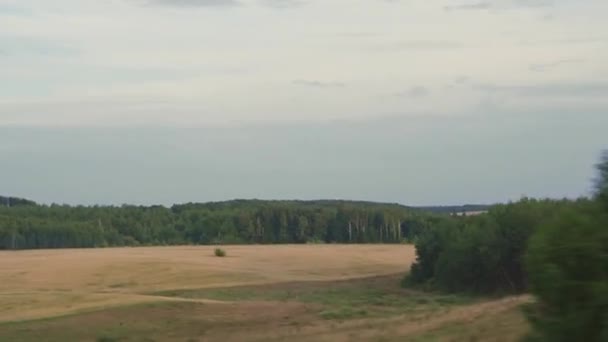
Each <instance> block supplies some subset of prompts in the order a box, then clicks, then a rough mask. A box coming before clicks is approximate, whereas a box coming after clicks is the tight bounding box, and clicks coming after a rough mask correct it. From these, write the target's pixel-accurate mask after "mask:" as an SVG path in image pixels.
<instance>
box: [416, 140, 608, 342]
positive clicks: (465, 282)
mask: <svg viewBox="0 0 608 342" xmlns="http://www.w3.org/2000/svg"><path fill="white" fill-rule="evenodd" d="M597 170H598V177H597V181H596V184H595V193H594V194H593V196H592V197H590V198H581V199H577V200H534V199H527V198H525V199H522V200H520V201H518V202H514V203H509V204H502V205H496V206H493V207H491V208H490V209H489V210H488V212H487V214H484V215H480V216H472V217H450V218H449V219H444V220H442V221H441V222H439V224H436V225H433V226H431V227H428V228H427V229H425V230H423V231H422V232H420V234H419V236H418V239H417V241H416V252H417V260H416V262H415V263H414V264H413V265H412V267H411V272H410V273H409V274H408V275H407V276H406V278H405V279H404V284H405V285H406V286H412V285H413V286H417V287H423V288H428V289H434V290H442V291H447V292H467V293H473V294H496V293H503V294H507V293H523V292H531V293H532V294H533V295H534V296H535V298H536V300H535V301H534V302H533V303H532V304H530V305H528V306H527V308H526V314H527V317H528V319H529V321H530V323H531V326H532V327H533V330H532V332H531V333H530V334H529V335H528V336H527V337H526V339H527V340H529V341H608V152H606V153H604V154H603V156H602V158H601V160H600V163H599V164H598V165H597Z"/></svg>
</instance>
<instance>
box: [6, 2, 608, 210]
mask: <svg viewBox="0 0 608 342" xmlns="http://www.w3.org/2000/svg"><path fill="white" fill-rule="evenodd" d="M607 12H608V2H607V1H605V0H585V1H580V0H527V1H526V0H485V1H483V0H482V1H480V0H462V1H461V0H432V1H429V0H53V1H48V0H0V194H3V195H12V196H19V197H27V198H30V199H33V200H36V201H38V202H42V203H53V202H55V203H69V204H117V205H118V204H123V203H132V204H165V205H170V204H173V203H183V202H191V201H193V202H203V201H219V200H228V199H233V198H262V199H320V198H323V199H353V200H371V201H381V202H397V203H402V204H407V205H439V204H464V203H495V202H504V201H509V200H516V199H518V198H520V197H521V196H531V197H553V198H561V197H577V196H583V195H588V194H589V193H590V191H591V189H592V179H593V177H594V163H596V161H597V160H598V157H599V155H600V152H601V151H602V150H603V149H607V148H608V138H607V137H608V134H607V133H606V132H608V63H606V61H607V60H608V21H606V20H605V13H607Z"/></svg>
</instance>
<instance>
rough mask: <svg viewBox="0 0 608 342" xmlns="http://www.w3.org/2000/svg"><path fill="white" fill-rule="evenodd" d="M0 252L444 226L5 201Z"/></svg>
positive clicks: (375, 207) (315, 207)
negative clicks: (3, 250) (0, 250)
mask: <svg viewBox="0 0 608 342" xmlns="http://www.w3.org/2000/svg"><path fill="white" fill-rule="evenodd" d="M3 199H4V202H3V203H5V204H6V203H9V202H10V203H11V205H10V206H8V205H4V206H1V207H0V249H34V248H79V247H108V246H139V245H179V244H248V243H257V244H277V243H400V242H403V241H407V240H408V239H413V238H414V237H415V236H416V235H417V234H418V233H419V232H420V231H422V230H424V229H425V228H426V227H430V226H432V225H435V224H436V222H437V221H439V220H441V219H442V218H441V217H439V216H437V215H433V214H430V213H428V212H426V211H424V210H420V209H415V208H410V207H405V206H401V205H397V204H378V203H370V202H355V201H262V200H233V201H227V202H213V203H189V204H181V205H174V206H172V207H170V208H167V207H163V206H132V205H123V206H120V207H116V206H88V207H87V206H68V205H38V204H35V203H34V202H32V201H28V200H22V199H16V198H11V199H9V198H7V197H3Z"/></svg>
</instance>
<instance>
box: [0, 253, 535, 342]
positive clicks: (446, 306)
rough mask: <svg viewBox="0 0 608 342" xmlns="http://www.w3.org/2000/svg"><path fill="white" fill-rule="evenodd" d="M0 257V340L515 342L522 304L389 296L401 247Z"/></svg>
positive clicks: (399, 271)
mask: <svg viewBox="0 0 608 342" xmlns="http://www.w3.org/2000/svg"><path fill="white" fill-rule="evenodd" d="M224 248H225V249H226V251H227V253H228V255H227V256H226V257H225V258H217V257H215V256H214V255H213V247H155V248H113V249H91V250H53V251H48V250H45V251H23V252H2V253H0V270H2V272H0V341H5V340H6V341H13V340H19V341H40V340H44V341H222V340H223V341H409V340H413V341H460V340H467V341H497V340H500V341H515V340H517V339H518V338H519V337H521V336H522V334H523V333H525V331H526V329H527V325H526V324H525V321H524V320H523V317H522V315H521V313H520V312H519V310H518V307H519V306H520V305H521V304H522V303H524V302H526V301H528V300H529V299H528V298H527V297H512V298H504V299H496V300H483V301H479V300H470V299H467V298H463V297H458V296H443V295H439V294H428V293H420V292H416V291H411V290H406V289H402V288H400V287H399V279H400V278H401V276H402V275H403V273H404V272H405V270H407V269H408V268H409V264H411V262H413V260H414V257H415V255H414V249H413V247H412V246H405V245H382V246H379V245H353V246H345V245H298V246H296V245H282V246H228V247H224Z"/></svg>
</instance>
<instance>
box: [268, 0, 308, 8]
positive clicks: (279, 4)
mask: <svg viewBox="0 0 608 342" xmlns="http://www.w3.org/2000/svg"><path fill="white" fill-rule="evenodd" d="M260 4H261V5H263V6H268V7H272V8H277V9H288V8H294V7H300V6H302V5H304V1H302V0H260Z"/></svg>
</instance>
